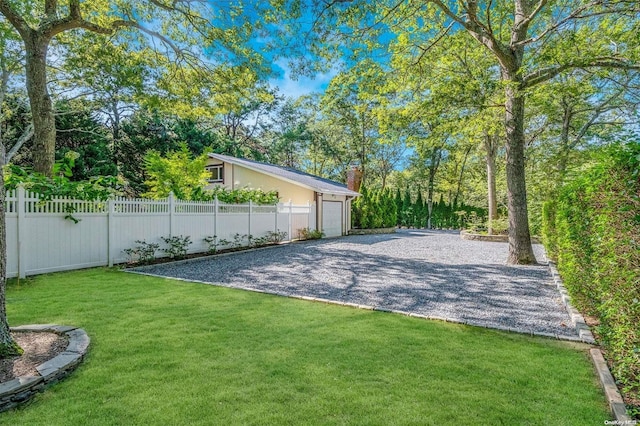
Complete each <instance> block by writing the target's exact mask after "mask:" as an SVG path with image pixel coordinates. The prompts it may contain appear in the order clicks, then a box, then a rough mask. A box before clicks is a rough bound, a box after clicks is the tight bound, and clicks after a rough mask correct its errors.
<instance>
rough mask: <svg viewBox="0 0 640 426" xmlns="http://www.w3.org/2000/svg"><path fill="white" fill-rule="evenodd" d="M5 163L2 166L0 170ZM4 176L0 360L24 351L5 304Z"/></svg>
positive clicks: (0, 188) (0, 189) (0, 192)
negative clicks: (10, 324)
mask: <svg viewBox="0 0 640 426" xmlns="http://www.w3.org/2000/svg"><path fill="white" fill-rule="evenodd" d="M0 149H1V150H2V153H1V156H2V158H3V159H4V157H5V147H4V145H3V144H1V143H0ZM2 167H4V162H2V163H1V164H0V169H2ZM4 199H5V190H4V174H3V173H0V359H2V358H9V357H12V356H16V355H20V354H22V349H21V348H20V347H19V346H18V344H17V343H16V342H15V340H13V338H12V337H11V332H10V330H9V323H8V322H7V307H6V303H5V296H4V294H5V290H6V287H7V228H6V221H5V211H4Z"/></svg>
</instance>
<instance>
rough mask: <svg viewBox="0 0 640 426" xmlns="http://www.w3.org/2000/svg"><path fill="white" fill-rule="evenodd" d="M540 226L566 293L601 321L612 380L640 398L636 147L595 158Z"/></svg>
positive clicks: (639, 161)
mask: <svg viewBox="0 0 640 426" xmlns="http://www.w3.org/2000/svg"><path fill="white" fill-rule="evenodd" d="M543 220H544V224H543V239H544V243H545V246H546V247H547V251H548V253H549V254H550V256H551V257H552V258H556V259H557V262H558V270H559V272H560V274H561V275H562V278H563V280H564V283H565V285H566V287H567V289H568V290H569V292H570V293H571V295H572V297H573V299H574V301H575V302H576V303H577V305H578V307H579V308H581V309H582V310H583V311H586V312H587V313H588V314H590V315H593V316H596V317H597V318H598V319H599V321H600V325H599V326H598V327H597V328H596V331H597V334H598V335H599V336H600V341H601V343H602V345H603V346H604V348H605V349H606V354H607V357H608V358H609V360H610V361H612V363H613V373H614V376H616V380H617V381H618V383H620V384H621V385H622V387H623V391H624V392H625V393H626V394H628V395H633V396H634V397H635V398H640V327H639V324H640V144H638V143H633V144H628V145H626V146H624V147H618V148H615V149H607V150H605V151H603V152H602V153H600V154H599V156H598V157H597V159H596V164H595V165H594V166H592V167H591V168H589V169H588V170H585V171H581V173H580V176H579V177H577V178H575V179H573V180H571V181H570V182H569V183H567V184H566V185H565V186H564V187H563V188H562V189H561V190H560V193H559V194H558V196H557V197H555V198H554V200H552V201H549V202H547V203H546V204H545V206H544V210H543ZM636 410H638V408H636ZM638 414H640V413H639V412H636V413H635V415H638Z"/></svg>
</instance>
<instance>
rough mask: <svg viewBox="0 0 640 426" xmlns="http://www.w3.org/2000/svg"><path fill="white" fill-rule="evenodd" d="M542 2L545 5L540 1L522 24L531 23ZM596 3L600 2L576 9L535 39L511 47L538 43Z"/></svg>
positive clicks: (597, 1) (598, 1)
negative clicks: (527, 21)
mask: <svg viewBox="0 0 640 426" xmlns="http://www.w3.org/2000/svg"><path fill="white" fill-rule="evenodd" d="M542 2H545V3H546V0H540V3H539V4H538V6H537V7H536V10H534V12H532V13H531V14H530V15H529V16H528V17H527V18H525V19H524V20H523V21H522V22H525V21H526V20H527V19H528V20H529V22H531V20H532V19H533V18H534V17H535V15H536V14H538V13H539V12H540V9H542V7H543V6H544V4H541V3H542ZM598 3H600V0H595V1H592V2H591V3H588V4H585V5H584V6H582V7H579V8H577V9H576V10H574V11H573V12H571V13H570V14H569V15H567V16H566V17H564V18H563V19H561V20H559V21H558V22H556V23H555V24H553V25H551V26H549V27H547V28H546V29H544V30H543V31H542V32H541V33H540V34H539V35H537V36H535V37H529V38H527V39H525V40H521V41H519V42H516V43H514V44H513V46H514V47H521V46H524V45H526V44H530V43H535V42H537V41H539V40H540V39H542V38H544V37H546V36H547V35H548V34H549V33H551V32H553V31H555V30H557V29H558V28H560V27H561V26H562V25H564V24H566V23H567V22H569V21H570V20H572V19H575V18H577V17H579V16H580V14H581V13H582V12H584V11H585V10H587V9H589V8H591V7H593V6H595V5H596V4H598ZM534 13H535V14H534ZM521 24H522V23H521Z"/></svg>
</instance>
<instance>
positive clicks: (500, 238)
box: [460, 231, 540, 244]
mask: <svg viewBox="0 0 640 426" xmlns="http://www.w3.org/2000/svg"><path fill="white" fill-rule="evenodd" d="M460 238H462V239H463V240H474V241H489V242H492V243H507V242H509V236H508V235H487V234H472V233H471V232H469V231H460ZM531 242H532V243H534V244H540V240H539V239H538V238H536V237H531Z"/></svg>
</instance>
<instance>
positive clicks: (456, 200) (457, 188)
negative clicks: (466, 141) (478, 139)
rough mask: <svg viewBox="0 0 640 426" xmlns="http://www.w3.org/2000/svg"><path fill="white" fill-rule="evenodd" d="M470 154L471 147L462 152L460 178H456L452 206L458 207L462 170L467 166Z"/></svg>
mask: <svg viewBox="0 0 640 426" xmlns="http://www.w3.org/2000/svg"><path fill="white" fill-rule="evenodd" d="M470 152H471V147H468V148H467V149H466V151H465V152H464V158H463V159H462V166H461V167H460V176H459V177H458V184H457V185H456V196H455V197H454V198H453V204H454V205H458V198H459V197H460V192H461V190H462V180H463V179H462V178H463V177H464V169H465V167H466V166H467V159H468V158H469V153H470Z"/></svg>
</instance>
